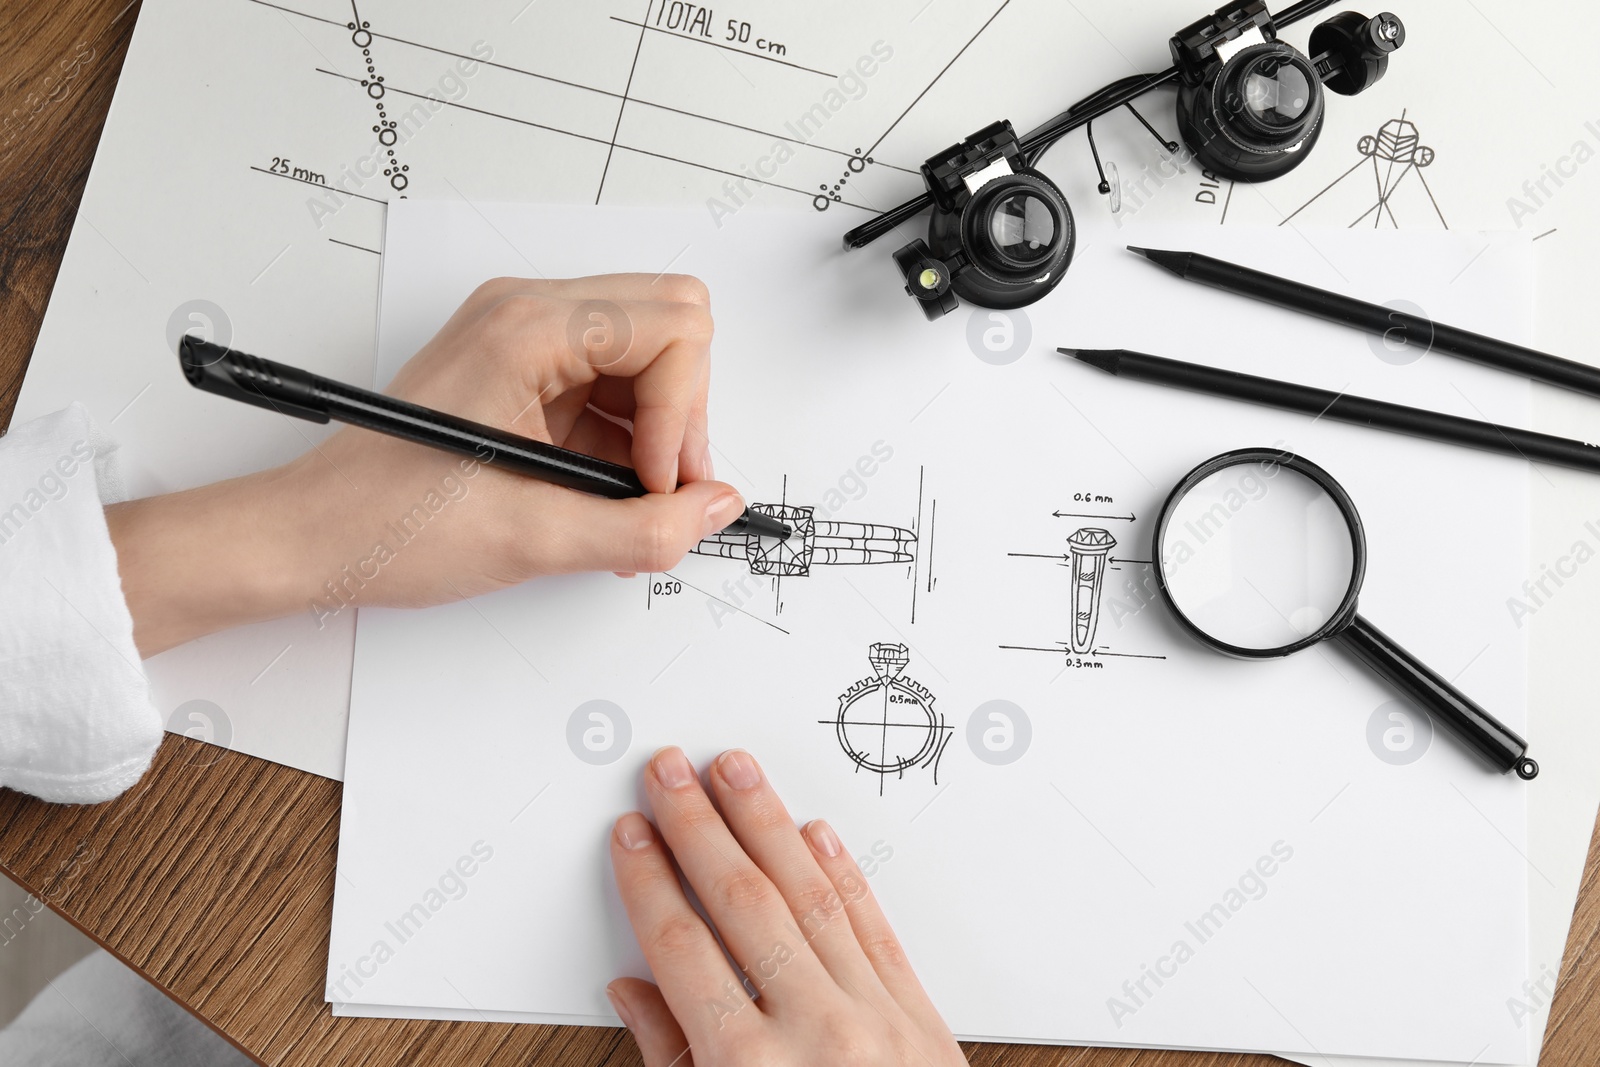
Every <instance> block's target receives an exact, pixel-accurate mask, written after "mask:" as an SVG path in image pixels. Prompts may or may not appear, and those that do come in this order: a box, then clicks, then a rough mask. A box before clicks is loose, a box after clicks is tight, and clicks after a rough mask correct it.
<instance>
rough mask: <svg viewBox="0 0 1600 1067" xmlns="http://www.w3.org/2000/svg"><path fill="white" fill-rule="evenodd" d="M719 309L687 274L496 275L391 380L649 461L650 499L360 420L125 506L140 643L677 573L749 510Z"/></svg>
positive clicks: (639, 463)
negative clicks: (268, 460)
mask: <svg viewBox="0 0 1600 1067" xmlns="http://www.w3.org/2000/svg"><path fill="white" fill-rule="evenodd" d="M708 303H709V302H708V297H707V294H706V289H705V286H704V285H702V284H701V283H700V282H699V281H697V280H695V279H693V278H688V277H682V276H678V275H660V276H655V277H652V276H650V275H632V274H625V275H610V276H605V277H598V278H580V279H576V280H572V281H528V280H524V279H518V278H502V279H497V280H495V281H491V282H488V283H486V284H484V285H482V286H480V287H479V288H478V290H477V291H476V292H474V293H473V294H472V296H470V297H469V298H468V299H467V301H466V303H464V304H462V306H461V308H460V309H459V310H458V311H457V312H456V313H455V314H454V315H453V316H452V317H451V319H450V321H449V322H447V323H446V324H445V325H444V328H443V329H441V330H440V331H439V333H438V335H437V336H435V337H434V338H433V340H431V341H429V342H428V344H427V345H426V346H425V347H424V348H423V349H422V350H421V351H420V352H418V353H417V354H416V355H415V356H414V357H413V358H412V359H411V360H410V362H408V363H407V364H406V365H405V367H403V368H402V369H401V371H400V373H399V374H398V375H396V376H395V379H394V381H393V383H392V385H391V386H390V388H389V392H390V394H391V395H394V396H398V397H401V398H403V399H406V400H410V401H412V402H414V403H417V404H421V405H423V406H425V407H431V408H435V409H438V410H441V411H445V412H448V413H450V414H453V415H459V416H461V417H463V418H467V419H471V420H473V421H475V422H482V423H487V424H488V425H490V426H495V427H498V428H501V429H505V430H510V431H512V432H514V433H518V434H521V435H523V436H525V437H532V438H536V439H538V440H542V441H549V442H553V443H555V444H558V445H561V446H563V447H566V448H571V449H575V450H577V451H580V452H587V453H589V454H591V455H594V456H598V457H600V458H602V459H606V460H610V461H612V462H615V463H623V464H628V465H631V466H633V467H634V468H635V469H636V470H637V471H638V472H639V477H640V479H641V480H642V481H643V482H644V484H645V486H646V487H647V488H648V489H649V490H650V491H651V495H649V496H646V497H641V498H639V499H635V500H620V501H619V500H605V499H602V498H599V497H594V496H588V495H585V494H583V493H577V492H574V491H572V490H569V489H563V488H560V487H557V486H553V485H549V484H546V483H543V482H540V481H536V480H534V479H531V478H527V477H523V476H521V475H516V474H509V473H506V472H504V471H499V470H495V469H493V468H490V467H487V466H484V465H483V464H480V463H478V462H476V461H475V460H471V459H463V458H462V457H457V456H450V455H446V454H444V453H440V452H437V451H434V450H431V449H428V448H425V447H423V446H420V445H415V444H411V443H409V442H405V441H398V440H395V439H393V438H390V437H387V436H384V435H381V434H377V433H373V432H371V431H368V430H362V429H355V428H345V429H342V430H340V431H339V432H338V433H336V434H334V435H333V436H332V437H331V438H329V439H328V440H327V441H325V442H323V443H322V444H321V445H320V446H319V447H316V448H313V449H312V450H311V451H308V452H306V453H305V454H304V455H303V456H301V457H300V458H299V459H297V460H294V461H293V462H291V463H289V464H287V465H286V466H284V467H280V468H277V469H275V470H270V471H264V472H262V473H260V474H255V475H249V476H247V477H244V478H238V479H234V480H233V481H229V482H221V483H218V484H216V485H210V486H205V487H203V488H200V489H196V490H191V491H190V492H187V493H178V494H172V495H169V496H162V497H152V498H149V499H145V500H137V501H132V502H130V503H127V504H119V505H114V506H112V507H110V508H108V509H107V521H108V524H109V526H110V529H111V536H112V540H113V542H114V543H115V545H116V548H117V556H118V567H119V570H120V572H121V575H122V580H123V591H124V593H125V594H126V595H127V599H128V605H129V609H130V611H131V612H132V614H133V620H134V637H135V640H136V641H137V643H138V645H139V649H140V651H141V652H142V653H143V654H144V655H146V656H149V655H153V654H154V653H156V652H159V651H161V650H163V649H166V648H170V647H172V646H173V645H176V644H180V643H182V642H184V641H187V640H190V639H191V638H194V637H198V636H201V635H203V634H206V633H210V632H213V631H215V630H220V629H223V628H225V627H228V626H235V625H239V624H241V623H246V622H256V621H260V620H262V619H268V618H274V617H277V616H280V615H284V614H289V613H291V612H296V611H306V612H309V613H310V614H311V615H313V616H314V617H316V618H317V619H318V620H319V621H321V622H325V621H326V619H327V618H328V617H330V616H333V615H337V614H339V613H340V612H342V611H343V610H344V609H345V608H346V607H350V606H354V605H367V604H374V605H392V606H408V607H409V606H422V605H427V604H435V603H439V602H442V601H448V600H456V599H460V598H463V597H469V596H474V595H476V594H479V593H485V592H488V591H490V590H493V589H497V588H500V587H502V586H506V585H512V584H515V583H518V582H522V581H525V580H527V579H529V578H533V577H537V576H541V575H548V574H558V573H565V572H573V571H618V572H621V573H632V572H651V571H662V570H666V569H668V568H670V567H672V566H674V565H675V564H676V563H677V562H678V561H679V560H680V559H682V558H683V556H684V554H685V553H686V552H688V550H689V549H690V548H692V547H693V546H694V545H695V543H696V542H698V541H699V540H701V539H702V538H704V537H705V536H707V535H708V534H710V533H713V532H715V531H717V530H720V529H722V528H723V527H725V526H726V525H727V524H728V523H730V522H732V521H733V520H734V519H735V518H736V517H737V516H738V515H739V513H740V512H741V511H742V510H743V509H744V501H743V500H742V499H740V497H739V494H738V493H737V492H736V491H735V490H734V489H733V488H732V487H731V486H728V485H724V484H722V483H720V482H715V481H712V480H711V477H712V470H711V459H710V454H709V451H708V441H707V438H706V425H705V423H706V391H707V386H708V381H709V371H710V345H711V333H712V322H711V312H710V309H709V306H708ZM195 402H196V403H216V402H218V401H214V400H209V399H202V398H197V399H196V401H195ZM238 417H239V418H241V419H244V418H271V417H273V416H271V415H267V414H263V413H259V412H253V411H246V410H245V409H244V408H243V407H240V409H239V412H238ZM680 483H682V484H681V485H680Z"/></svg>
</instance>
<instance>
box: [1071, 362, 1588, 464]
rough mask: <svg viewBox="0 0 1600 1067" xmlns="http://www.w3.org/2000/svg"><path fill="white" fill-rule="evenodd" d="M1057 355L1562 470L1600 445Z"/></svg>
mask: <svg viewBox="0 0 1600 1067" xmlns="http://www.w3.org/2000/svg"><path fill="white" fill-rule="evenodd" d="M1057 351H1058V352H1060V353H1061V354H1062V355H1065V356H1072V357H1074V358H1076V359H1078V360H1081V361H1082V362H1084V363H1087V364H1089V365H1090V366H1091V367H1099V368H1100V369H1101V370H1103V371H1107V372H1109V373H1111V374H1115V375H1117V376H1118V377H1121V378H1133V379H1135V380H1137V381H1145V382H1156V383H1158V384H1160V385H1172V386H1176V387H1178V388H1179V389H1189V390H1192V391H1193V392H1197V393H1210V394H1211V395H1212V396H1225V397H1230V398H1232V399H1234V400H1248V401H1251V402H1253V403H1257V404H1269V405H1271V406H1272V407H1278V408H1286V409H1287V410H1289V411H1303V412H1305V413H1306V414H1308V415H1315V416H1318V417H1319V418H1324V419H1337V420H1338V421H1340V422H1352V423H1355V424H1357V425H1360V426H1371V427H1374V428H1376V429H1379V430H1393V431H1394V432H1396V433H1404V434H1410V435H1412V436H1413V437H1426V438H1429V439H1431V440H1434V441H1444V442H1446V443H1448V444H1453V445H1466V446H1467V447H1468V448H1481V449H1484V450H1485V451H1488V452H1499V453H1501V454H1503V455H1507V456H1521V457H1522V458H1523V459H1525V460H1528V461H1530V462H1545V463H1557V464H1560V465H1561V466H1563V467H1576V468H1578V469H1579V470H1585V471H1595V472H1600V448H1596V447H1595V446H1594V445H1591V444H1588V443H1587V442H1584V441H1572V440H1568V439H1567V438H1565V437H1552V436H1551V435H1549V434H1543V433H1534V432H1533V431H1531V430H1519V429H1518V428H1516V427H1515V426H1500V425H1498V424H1496V423H1492V422H1479V421H1478V420H1476V419H1464V418H1461V417H1460V416H1459V415H1445V414H1443V413H1441V412H1438V411H1428V410H1426V409H1424V408H1412V407H1406V406H1405V405H1404V404H1390V403H1388V402H1387V401H1383V400H1371V399H1369V398H1367V397H1364V396H1350V395H1349V394H1348V393H1330V392H1329V391H1328V390H1326V389H1313V388H1311V387H1310V386H1306V385H1296V384H1294V383H1293V382H1280V381H1278V380H1277V379H1275V378H1258V377H1256V376H1255V375H1253V374H1240V373H1239V372H1237V371H1231V370H1220V369H1218V368H1216V367H1207V366H1203V365H1202V364H1199V363H1184V362H1183V361H1182V360H1176V359H1163V358H1162V357H1160V356H1147V355H1145V354H1144V353H1142V352H1124V351H1121V350H1120V349H1119V350H1111V351H1105V350H1101V351H1090V350H1083V351H1080V350H1078V349H1073V348H1060V349H1057Z"/></svg>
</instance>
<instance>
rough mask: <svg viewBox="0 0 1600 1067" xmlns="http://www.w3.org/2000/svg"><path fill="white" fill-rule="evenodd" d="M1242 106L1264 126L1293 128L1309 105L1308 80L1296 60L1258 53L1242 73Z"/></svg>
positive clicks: (1309, 83)
mask: <svg viewBox="0 0 1600 1067" xmlns="http://www.w3.org/2000/svg"><path fill="white" fill-rule="evenodd" d="M1242 84H1243V97H1244V106H1245V108H1246V110H1247V111H1248V112H1249V113H1250V116H1251V117H1252V118H1253V119H1255V120H1256V121H1257V122H1259V123H1260V124H1261V125H1262V126H1265V127H1267V128H1268V129H1274V130H1284V129H1293V128H1294V127H1295V126H1297V125H1298V124H1299V123H1300V120H1301V119H1303V118H1304V117H1305V114H1306V110H1307V109H1308V108H1309V107H1310V106H1311V82H1310V80H1309V79H1307V78H1306V75H1305V72H1304V71H1303V70H1301V69H1300V67H1299V65H1298V64H1295V63H1290V62H1286V61H1285V60H1284V59H1283V57H1281V56H1262V57H1261V58H1260V59H1258V60H1256V61H1255V62H1254V63H1252V64H1251V65H1250V67H1249V68H1248V69H1247V70H1246V71H1245V73H1244V77H1243V81H1242Z"/></svg>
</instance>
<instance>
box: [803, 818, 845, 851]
mask: <svg viewBox="0 0 1600 1067" xmlns="http://www.w3.org/2000/svg"><path fill="white" fill-rule="evenodd" d="M806 839H807V840H808V841H810V842H811V847H812V848H814V849H816V850H817V851H818V852H820V853H822V854H823V855H824V856H826V857H828V858H829V859H830V860H831V859H833V858H834V857H835V856H837V855H838V854H839V852H840V850H841V849H843V848H844V846H843V845H841V844H839V835H838V834H836V833H834V832H833V827H831V826H829V825H828V824H827V823H825V822H823V821H822V820H821V819H813V820H812V821H810V822H808V823H806Z"/></svg>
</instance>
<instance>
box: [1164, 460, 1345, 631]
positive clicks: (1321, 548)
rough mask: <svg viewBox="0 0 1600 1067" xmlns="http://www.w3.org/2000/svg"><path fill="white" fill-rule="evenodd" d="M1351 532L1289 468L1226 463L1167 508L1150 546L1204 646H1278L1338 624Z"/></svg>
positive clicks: (1320, 491)
mask: <svg viewBox="0 0 1600 1067" xmlns="http://www.w3.org/2000/svg"><path fill="white" fill-rule="evenodd" d="M1358 536H1359V535H1358V534H1357V532H1356V531H1355V529H1353V527H1352V524H1351V522H1350V520H1349V518H1348V517H1347V516H1346V514H1345V512H1344V511H1343V510H1342V509H1341V508H1340V506H1339V503H1338V502H1337V501H1335V499H1334V498H1333V497H1332V496H1331V495H1330V494H1329V492H1328V491H1327V490H1326V489H1324V488H1323V487H1322V486H1321V485H1319V484H1317V482H1315V481H1314V480H1312V479H1311V478H1309V477H1307V476H1306V475H1304V474H1301V473H1300V472H1298V471H1295V470H1290V469H1288V468H1286V467H1281V466H1274V465H1271V464H1268V463H1263V462H1249V463H1241V464H1237V465H1232V466H1225V467H1222V468H1221V469H1219V470H1216V471H1214V472H1213V473H1211V474H1209V475H1206V476H1205V477H1203V478H1201V479H1200V480H1199V481H1197V482H1196V483H1195V484H1194V485H1193V486H1192V487H1190V488H1189V489H1188V491H1187V492H1185V493H1184V494H1183V495H1182V496H1179V497H1176V498H1175V499H1173V500H1172V501H1171V502H1170V503H1169V504H1168V511H1167V513H1166V515H1165V517H1164V524H1163V526H1162V529H1161V541H1160V544H1159V545H1158V546H1157V551H1158V552H1159V554H1160V559H1161V567H1162V571H1161V573H1162V580H1163V582H1164V584H1165V587H1166V590H1167V595H1168V597H1169V598H1170V599H1171V602H1172V605H1173V607H1175V608H1176V609H1177V610H1178V612H1179V613H1180V614H1181V615H1183V616H1184V617H1185V618H1186V619H1187V620H1188V621H1189V623H1190V624H1192V625H1193V626H1194V627H1195V628H1196V629H1198V630H1199V631H1200V632H1201V633H1202V634H1204V635H1205V636H1206V637H1207V638H1209V639H1210V640H1211V641H1212V642H1213V643H1216V644H1219V645H1223V646H1227V647H1229V648H1232V649H1237V650H1241V651H1245V652H1247V653H1263V654H1270V653H1272V652H1274V651H1276V650H1287V649H1289V648H1290V647H1291V646H1294V645H1297V644H1299V643H1301V642H1303V641H1304V640H1305V639H1306V638H1308V637H1311V636H1312V635H1315V634H1319V633H1320V632H1321V631H1323V630H1324V629H1325V628H1326V627H1328V626H1329V625H1330V624H1331V623H1333V622H1335V621H1337V620H1338V617H1339V614H1340V609H1341V607H1342V606H1343V605H1344V604H1345V603H1346V600H1347V598H1348V597H1349V596H1350V595H1351V593H1352V592H1353V586H1354V585H1355V583H1356V581H1357V580H1358V578H1359V574H1358V573H1357V566H1358V564H1357V561H1358V558H1359V557H1360V555H1361V553H1360V552H1359V551H1358V548H1357V537H1358Z"/></svg>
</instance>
